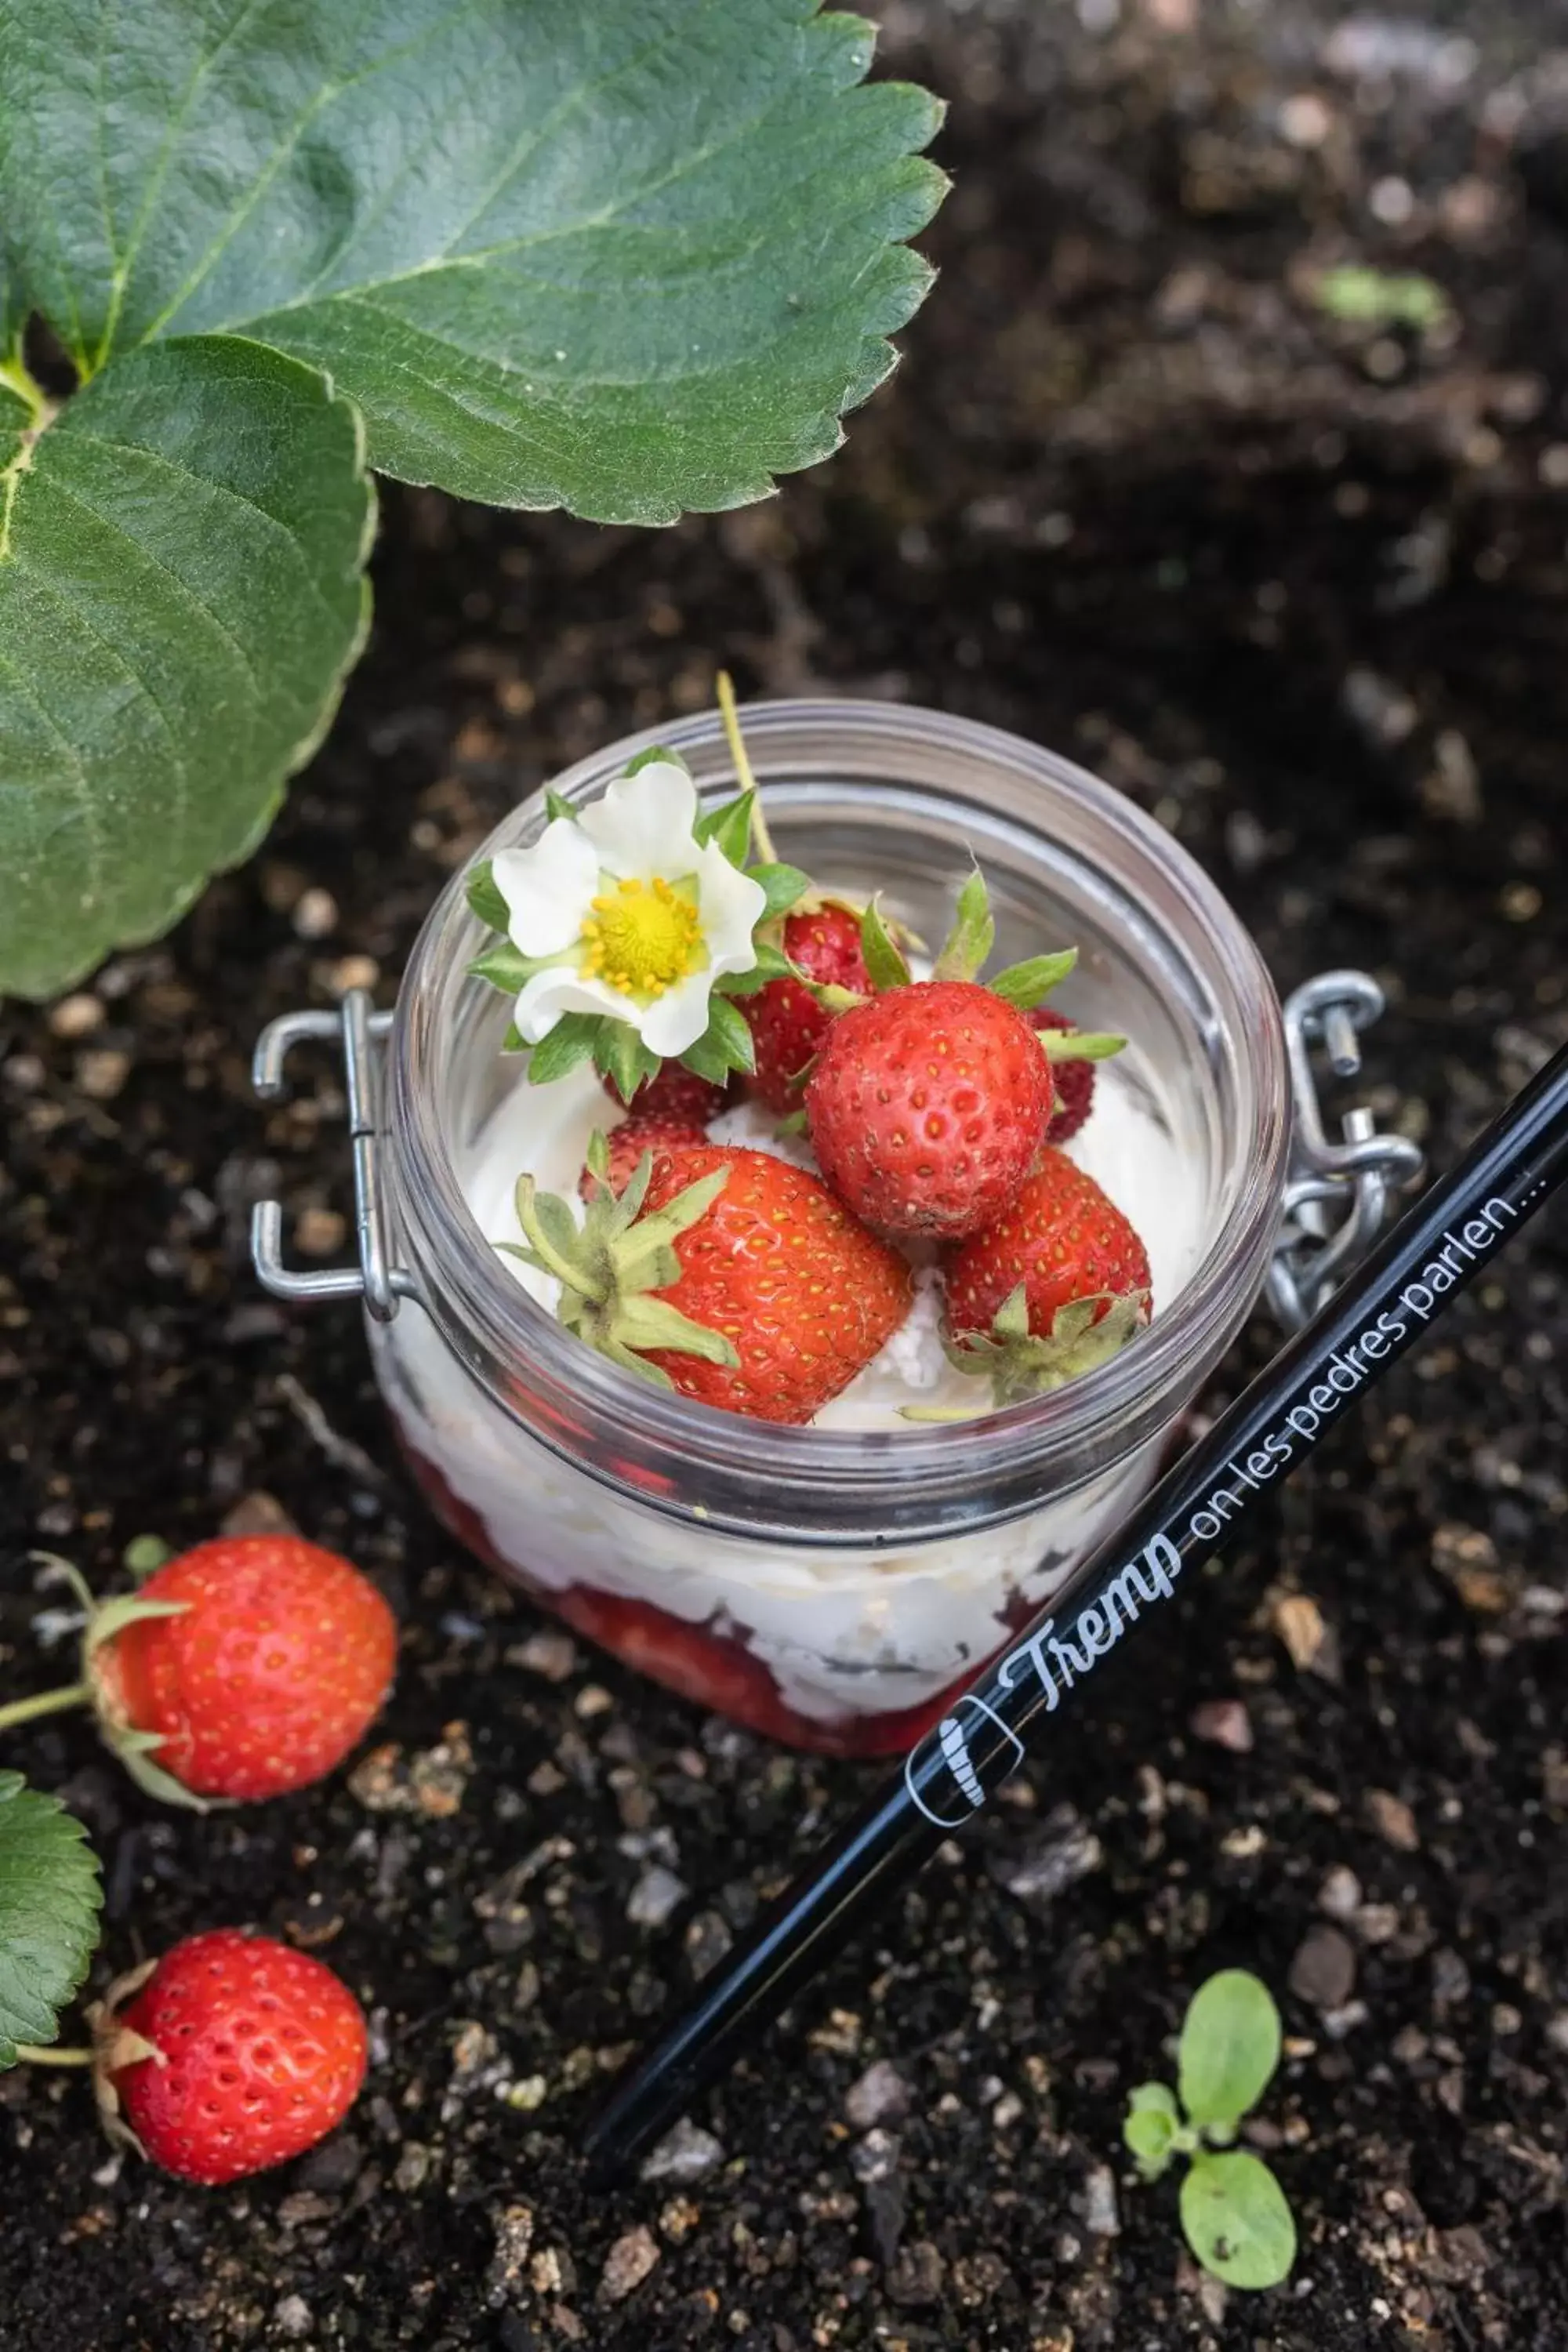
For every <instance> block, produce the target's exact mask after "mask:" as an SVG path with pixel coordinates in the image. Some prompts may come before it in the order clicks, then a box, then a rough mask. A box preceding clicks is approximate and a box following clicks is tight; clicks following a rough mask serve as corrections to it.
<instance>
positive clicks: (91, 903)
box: [0, 0, 942, 1077]
mask: <svg viewBox="0 0 1568 2352" xmlns="http://www.w3.org/2000/svg"><path fill="white" fill-rule="evenodd" d="M871 48H872V33H871V28H870V27H869V26H868V25H867V24H865V23H864V22H863V21H862V20H861V19H859V18H858V17H855V16H843V15H837V14H819V13H817V12H816V9H815V8H814V6H813V5H811V0H725V5H723V6H722V7H720V8H705V7H699V6H696V5H692V0H593V5H591V6H589V7H578V8H566V7H558V6H551V5H546V0H478V5H474V6H472V7H468V8H464V9H462V10H458V11H454V10H453V9H452V8H451V6H450V5H447V0H368V5H363V6H356V7H353V8H350V7H344V6H342V5H339V4H338V0H288V5H285V0H243V5H242V0H211V5H196V0H169V5H164V6H162V7H159V8H157V9H155V10H152V11H147V10H142V11H138V10H135V9H127V8H124V7H121V6H118V5H114V0H58V5H55V6H53V7H51V8H48V9H47V10H38V9H37V8H26V7H24V6H22V5H19V0H0V83H3V85H4V88H5V100H6V102H5V109H4V113H3V116H0V874H3V875H4V877H5V880H4V885H3V888H4V894H5V921H4V923H3V924H0V990H9V991H13V992H19V993H22V994H24V995H35V996H44V995H47V994H51V993H53V992H56V991H58V989H60V988H61V987H63V986H65V985H66V984H68V982H71V981H72V980H73V979H75V978H77V977H79V975H80V974H82V973H84V972H86V971H89V970H90V969H91V968H92V966H93V965H94V964H95V963H97V962H98V961H99V960H100V958H101V957H102V956H103V955H104V954H105V953H106V952H107V951H108V950H110V949H111V948H113V947H116V946H119V945H123V944H126V943H129V942H132V941H136V940H145V939H149V938H152V937H154V936H156V935H157V934H158V933H159V932H160V931H162V930H163V929H166V928H167V926H168V925H169V924H170V923H171V922H172V921H173V920H174V919H175V917H176V916H178V914H179V913H180V912H181V910H182V909H183V908H184V907H185V906H186V905H188V904H189V902H190V901H191V900H192V899H193V898H194V897H195V894H196V893H197V891H198V890H199V889H200V888H201V887H202V885H203V883H204V882H205V879H206V878H207V877H208V876H209V875H211V874H212V873H214V872H216V871H217V870H219V869H221V868H222V867H225V866H230V865H232V864H234V863H235V862H236V861H237V860H238V859H240V858H242V857H244V856H247V854H248V853H249V851H250V850H251V849H252V848H254V846H255V845H256V844H257V842H258V840H259V838H260V837H261V835H262V834H263V833H264V832H265V831H266V828H267V826H268V823H269V821H270V819H271V817H272V815H273V814H274V812H275V810H276V808H277V805H278V802H279V795H280V793H281V791H282V787H283V784H284V782H285V780H286V779H287V777H288V776H289V774H290V773H291V772H293V771H294V770H295V769H297V768H298V767H299V766H300V764H301V763H302V761H305V760H306V759H308V758H309V757H310V753H311V751H312V750H313V749H314V748H315V746H316V744H317V743H318V742H319V741H320V740H321V735H322V733H323V731H324V730H325V729H326V727H327V725H328V723H329V721H330V719H331V713H332V710H333V708H334V706H335V703H336V701H337V698H338V695H339V692H340V690H341V688H342V681H343V677H344V676H345V673H346V672H347V670H348V669H349V667H351V666H352V664H353V661H354V659H355V658H356V656H357V655H358V653H359V651H360V649H361V646H363V641H364V635H365V628H366V621H367V614H368V591H367V587H366V582H365V576H364V568H365V561H366V555H367V551H368V548H369V544H370V539H371V534H372V529H373V521H374V491H373V488H372V481H371V477H372V475H373V474H374V472H377V471H379V472H383V473H385V474H387V475H390V476H392V477H394V478H397V479H400V480H403V481H408V482H421V483H434V484H436V485H437V486H438V487H440V488H445V489H447V490H450V491H454V492H457V493H458V494H459V495H460V496H463V497H466V498H471V499H486V500H489V501H491V502H492V503H495V504H498V505H503V506H515V507H533V508H543V507H555V506H565V507H567V508H569V509H571V510H572V511H574V513H577V514H580V515H584V516H586V517H588V518H591V519H594V520H605V521H619V522H635V523H666V522H669V521H672V520H675V518H676V517H677V516H678V515H679V513H680V512H681V511H682V510H683V509H697V510H712V509H722V508H728V507H734V506H738V505H741V504H743V503H745V502H746V501H747V500H749V499H757V498H762V497H763V496H765V495H766V494H767V492H768V491H769V490H770V488H772V487H773V478H774V477H775V476H776V475H777V474H779V473H782V472H787V471H789V470H791V469H793V468H795V467H802V466H805V465H809V464H811V463H813V462H814V461H816V459H818V458H821V457H826V455H827V454H828V453H829V452H830V451H831V450H832V448H833V447H834V446H835V445H836V443H837V439H838V438H839V435H840V425H839V416H840V414H841V412H842V411H844V410H845V409H847V408H849V407H852V406H854V405H855V404H858V402H860V401H861V400H863V399H864V398H865V397H866V396H867V394H868V393H869V392H870V391H871V389H872V387H873V386H874V385H875V384H876V383H878V382H879V380H880V379H881V377H882V376H883V375H884V374H885V373H887V370H888V368H889V366H890V365H891V362H892V354H891V352H890V350H889V344H888V342H887V340H886V338H887V337H888V335H889V333H890V332H891V331H893V330H895V329H897V328H898V327H900V326H901V325H902V324H903V323H904V322H905V321H906V320H908V319H909V318H910V315H911V313H912V312H913V311H914V310H915V309H916V307H917V305H918V304H919V302H920V300H921V295H922V293H923V291H924V289H925V286H926V283H927V280H928V276H929V273H928V271H927V269H926V268H925V266H924V264H923V263H921V261H920V260H919V259H918V258H917V257H915V256H914V255H913V254H912V253H910V251H909V250H908V249H907V248H906V247H905V246H904V245H903V244H902V242H901V240H903V239H905V238H907V237H909V236H911V235H913V234H914V233H915V232H916V231H917V230H919V229H920V228H921V226H923V225H924V223H925V222H926V221H927V219H929V217H930V215H931V212H932V211H933V210H934V208H935V205H936V204H937V202H938V200H939V197H940V194H941V191H942V178H941V175H940V173H937V172H936V170H935V169H934V167H932V166H931V164H929V163H925V162H924V161H922V160H921V156H920V153H919V151H920V150H921V148H922V147H923V146H924V145H925V144H926V142H927V141H928V140H929V139H930V137H931V133H932V131H933V130H934V128H935V126H936V121H937V109H936V107H935V104H934V102H933V101H932V100H931V99H930V98H928V97H927V96H926V94H925V93H924V92H922V91H921V90H918V89H912V88H910V87H907V86H903V85H900V84H895V83H880V84H876V85H868V84H867V83H866V82H865V79H864V78H865V75H866V72H867V68H868V65H869V62H870V57H871ZM607 911H608V912H609V913H610V914H611V915H612V916H613V917H614V918H615V921H614V922H612V923H611V925H610V926H609V927H608V929H607V931H606V934H605V936H606V946H607V949H609V948H613V947H614V945H615V944H616V940H623V939H624V940H632V942H633V944H634V945H635V944H636V939H637V936H640V935H638V934H637V927H636V924H635V923H634V924H632V925H631V928H630V929H628V928H627V923H626V921H625V920H623V919H622V918H623V917H625V916H626V914H627V910H626V909H624V908H619V907H618V906H617V907H615V908H610V909H609V910H607ZM617 925H618V929H617V928H616V927H617ZM649 936H650V937H651V936H652V935H651V934H650V935H649ZM679 944H680V943H679V940H675V939H674V936H673V934H671V935H670V938H669V939H668V940H665V942H664V945H665V947H666V948H668V950H669V951H670V953H671V954H672V955H674V956H675V961H677V962H679V960H680V959H679V954H677V953H676V950H678V949H679ZM643 945H644V948H645V949H646V948H647V940H644V942H643ZM655 945H656V946H657V945H658V942H657V941H656V942H655ZM647 952H648V953H649V954H652V952H653V951H652V950H647ZM662 952H663V950H660V953H662ZM645 961H646V958H645ZM657 962H658V956H657V955H656V956H654V963H657ZM638 968H639V970H640V969H641V966H640V965H639V967H638ZM647 968H648V971H650V972H651V971H652V970H653V963H649V964H648V967H647ZM734 1024H735V1026H736V1027H740V1028H743V1024H742V1023H741V1022H740V1016H739V1015H738V1014H737V1015H735V1016H734ZM666 1025H667V1029H668V1031H669V1034H674V1032H675V1031H676V1030H679V1027H680V1026H681V1024H680V1022H679V1017H677V1016H674V1015H672V1016H670V1018H669V1020H668V1022H667V1024H666ZM722 1025H723V1024H722V1023H721V1026H722ZM731 1042H735V1041H733V1040H731ZM747 1051H748V1053H749V1048H748V1049H747ZM709 1059H710V1065H712V1066H713V1068H714V1074H715V1075H716V1076H720V1077H721V1076H722V1075H723V1072H724V1069H725V1068H726V1067H727V1066H731V1065H727V1064H725V1063H724V1062H723V1060H722V1058H721V1056H718V1055H713V1054H710V1056H709ZM638 1075H641V1076H647V1075H650V1070H649V1067H648V1066H647V1058H645V1059H644V1062H643V1065H642V1066H641V1068H640V1070H639V1072H638Z"/></svg>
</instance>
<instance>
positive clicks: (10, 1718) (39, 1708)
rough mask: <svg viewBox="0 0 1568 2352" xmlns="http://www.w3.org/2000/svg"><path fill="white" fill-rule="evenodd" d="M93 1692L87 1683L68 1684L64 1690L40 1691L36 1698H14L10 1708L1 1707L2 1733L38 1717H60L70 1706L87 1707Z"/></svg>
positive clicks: (0, 1722) (0, 1721) (0, 1723)
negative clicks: (63, 1710) (62, 1711)
mask: <svg viewBox="0 0 1568 2352" xmlns="http://www.w3.org/2000/svg"><path fill="white" fill-rule="evenodd" d="M91 1697H92V1692H91V1690H90V1688H89V1685H87V1684H86V1683H67V1684H66V1685H65V1687H64V1688H63V1689H62V1690H52V1691H40V1692H39V1693H38V1694H37V1696H36V1697H35V1698H14V1699H13V1700H12V1701H11V1704H10V1706H0V1731H9V1730H11V1729H12V1728H13V1727H14V1726H15V1725H16V1724H18V1723H31V1721H32V1720H33V1717H35V1716H38V1715H58V1714H59V1713H60V1712H61V1710H62V1709H63V1708H65V1707H68V1706H87V1705H88V1704H89V1702H90V1700H91Z"/></svg>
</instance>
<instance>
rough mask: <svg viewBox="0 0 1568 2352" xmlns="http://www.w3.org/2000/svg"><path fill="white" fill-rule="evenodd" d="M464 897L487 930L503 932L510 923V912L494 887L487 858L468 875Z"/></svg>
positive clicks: (492, 874) (493, 877)
mask: <svg viewBox="0 0 1568 2352" xmlns="http://www.w3.org/2000/svg"><path fill="white" fill-rule="evenodd" d="M464 896H465V897H466V898H467V899H468V907H469V909H470V911H471V912H472V913H474V914H476V915H477V916H478V917H479V920H480V922H481V923H483V924H484V925H485V926H486V928H487V929H489V930H492V931H504V930H505V929H507V926H508V925H509V924H510V921H511V910H510V908H509V907H508V905H507V903H506V900H505V899H504V898H502V897H501V894H500V890H499V889H498V887H496V877H495V870H494V868H493V867H492V866H491V864H490V861H489V858H488V857H484V858H481V859H480V860H479V864H478V865H477V866H475V867H474V870H473V872H472V873H471V874H470V875H469V877H468V883H467V886H466V887H465V891H464Z"/></svg>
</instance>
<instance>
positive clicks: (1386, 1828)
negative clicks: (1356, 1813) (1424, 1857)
mask: <svg viewBox="0 0 1568 2352" xmlns="http://www.w3.org/2000/svg"><path fill="white" fill-rule="evenodd" d="M1366 1817H1367V1819H1368V1821H1369V1822H1371V1823H1372V1826H1373V1829H1374V1830H1375V1831H1376V1832H1377V1834H1378V1836H1379V1837H1380V1838H1382V1839H1383V1840H1384V1843H1387V1844H1389V1845H1391V1846H1393V1847H1394V1848H1395V1850H1396V1851H1397V1852H1398V1853H1415V1852H1416V1850H1417V1848H1418V1847H1419V1845H1420V1843H1421V1832H1420V1831H1419V1830H1418V1829H1417V1828H1416V1826H1415V1814H1414V1813H1413V1812H1412V1811H1411V1810H1410V1807H1409V1806H1408V1805H1407V1804H1406V1803H1405V1800H1404V1798H1403V1797H1396V1796H1394V1794H1393V1793H1392V1792H1391V1791H1390V1790H1387V1789H1369V1790H1367V1792H1366Z"/></svg>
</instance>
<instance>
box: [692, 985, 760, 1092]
mask: <svg viewBox="0 0 1568 2352" xmlns="http://www.w3.org/2000/svg"><path fill="white" fill-rule="evenodd" d="M679 1058H680V1060H681V1062H682V1063H683V1064H684V1065H685V1066H686V1068H687V1069H689V1070H695V1071H696V1073H697V1076H699V1077H700V1078H706V1079H707V1080H708V1081H709V1083H710V1085H712V1086H716V1087H721V1086H723V1085H724V1084H725V1082H726V1081H727V1080H728V1078H729V1076H730V1075H731V1071H734V1070H745V1071H751V1070H753V1069H755V1067H756V1049H755V1047H754V1045H753V1044H752V1032H751V1029H750V1027H749V1026H748V1024H747V1021H746V1016H745V1014H744V1013H737V1012H736V1010H735V1007H734V1006H733V1005H732V1004H731V1003H730V1000H729V998H728V997H726V996H721V995H719V994H718V993H717V992H715V993H714V994H713V995H712V996H710V998H709V1000H708V1026H707V1028H706V1029H705V1030H704V1031H703V1033H702V1034H701V1036H700V1037H699V1039H698V1040H697V1043H696V1044H695V1045H689V1046H688V1047H687V1049H686V1051H685V1053H684V1054H682V1055H680V1057H679Z"/></svg>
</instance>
